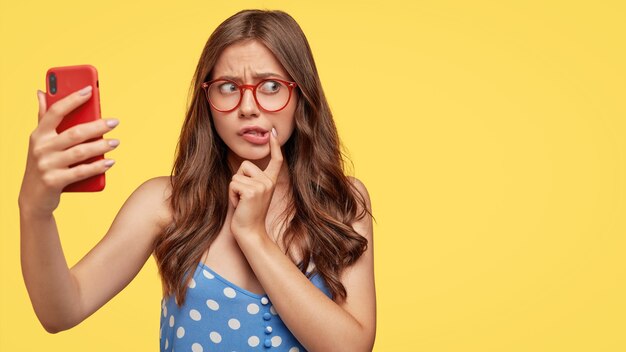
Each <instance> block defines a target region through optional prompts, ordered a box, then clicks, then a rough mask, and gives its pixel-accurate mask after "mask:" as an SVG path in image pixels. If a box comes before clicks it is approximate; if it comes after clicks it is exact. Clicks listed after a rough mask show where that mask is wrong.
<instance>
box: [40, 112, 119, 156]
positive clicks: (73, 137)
mask: <svg viewBox="0 0 626 352" xmlns="http://www.w3.org/2000/svg"><path fill="white" fill-rule="evenodd" d="M118 124H119V120H118V119H98V120H96V121H92V122H86V123H81V124H80V125H76V126H73V127H71V128H68V129H67V130H65V131H63V132H61V133H60V134H59V136H58V137H57V138H55V139H54V142H53V144H52V145H51V147H52V148H54V149H55V150H65V149H67V148H69V147H72V146H75V145H77V144H79V143H82V142H84V141H87V140H90V139H92V138H99V137H101V136H102V135H103V134H105V133H107V132H109V131H111V130H112V129H113V128H115V127H116V126H117V125H118Z"/></svg>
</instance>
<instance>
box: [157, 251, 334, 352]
mask: <svg viewBox="0 0 626 352" xmlns="http://www.w3.org/2000/svg"><path fill="white" fill-rule="evenodd" d="M310 280H311V282H312V283H313V284H314V285H315V286H316V287H318V288H319V289H320V290H321V291H322V292H324V294H326V296H328V297H329V298H332V296H331V293H330V291H329V290H328V288H327V287H326V285H325V284H324V281H323V279H322V278H321V276H319V275H317V274H316V275H314V276H312V277H311V278H310ZM160 326H161V329H160V332H159V338H160V346H161V352H164V351H171V352H207V351H228V352H231V351H238V352H241V351H268V352H270V351H271V352H279V351H284V352H303V351H306V350H305V349H304V347H302V345H301V344H300V343H299V342H298V340H296V338H295V336H293V334H292V333H291V332H290V331H289V329H287V326H286V325H285V324H284V323H283V321H282V320H281V319H280V316H279V315H278V314H277V313H276V310H274V307H273V306H272V302H271V301H270V300H269V298H268V296H267V295H258V294H255V293H253V292H250V291H247V290H244V289H243V288H241V287H238V286H236V285H234V284H233V283H231V282H230V281H228V280H226V279H225V278H223V277H221V276H220V275H219V274H217V273H216V272H214V271H213V270H211V269H210V268H209V267H208V266H206V265H205V264H204V263H199V264H198V266H197V268H196V271H195V273H194V275H193V278H192V280H191V282H190V283H189V287H188V289H187V296H186V298H185V304H184V305H183V306H182V307H180V308H178V306H177V305H176V303H175V300H174V296H173V295H172V296H169V297H166V298H163V300H162V302H161V322H160Z"/></svg>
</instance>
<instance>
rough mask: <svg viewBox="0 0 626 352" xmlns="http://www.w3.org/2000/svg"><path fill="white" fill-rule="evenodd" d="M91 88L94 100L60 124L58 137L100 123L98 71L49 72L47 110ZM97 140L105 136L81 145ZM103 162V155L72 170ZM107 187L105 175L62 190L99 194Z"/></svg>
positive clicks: (78, 67) (62, 69)
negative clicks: (74, 128)
mask: <svg viewBox="0 0 626 352" xmlns="http://www.w3.org/2000/svg"><path fill="white" fill-rule="evenodd" d="M51 74H54V76H56V92H55V93H52V92H51V89H50V85H51V82H50V75H51ZM88 85H91V86H92V87H93V90H92V93H91V98H89V100H88V101H87V102H85V103H83V104H82V105H80V106H79V107H77V108H76V109H74V110H73V111H72V112H70V113H69V114H67V115H66V116H65V117H64V118H63V120H62V121H61V123H60V124H59V125H58V126H57V128H56V131H57V133H61V132H63V131H65V130H66V129H68V128H70V127H72V126H76V125H78V124H81V123H85V122H91V121H95V120H98V119H100V88H99V87H98V85H99V82H98V71H97V70H96V68H95V67H93V66H91V65H76V66H63V67H53V68H50V69H49V70H48V72H46V104H47V105H46V106H47V108H48V109H49V108H50V106H52V104H54V103H55V102H57V101H58V100H61V99H63V98H64V97H66V96H67V95H69V94H71V93H73V92H75V91H77V90H80V89H81V88H84V87H86V86H88ZM98 139H102V136H100V137H98V138H92V139H89V140H86V141H84V142H82V143H88V142H92V141H96V140H98ZM102 159H104V154H102V155H97V156H94V157H91V158H89V159H86V160H83V161H81V162H79V163H76V164H73V165H70V167H74V166H76V165H80V164H88V163H92V162H94V161H96V160H102ZM105 183H106V182H105V176H104V173H102V174H98V175H94V176H91V177H89V178H86V179H84V180H80V181H77V182H74V183H71V184H69V185H67V186H65V188H63V192H99V191H102V190H103V189H104V186H105Z"/></svg>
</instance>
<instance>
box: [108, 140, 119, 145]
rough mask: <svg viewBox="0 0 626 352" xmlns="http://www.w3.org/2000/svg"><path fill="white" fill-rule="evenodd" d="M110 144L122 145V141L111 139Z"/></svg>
mask: <svg viewBox="0 0 626 352" xmlns="http://www.w3.org/2000/svg"><path fill="white" fill-rule="evenodd" d="M109 145H110V146H111V147H117V146H118V145H120V141H119V140H118V139H111V140H109Z"/></svg>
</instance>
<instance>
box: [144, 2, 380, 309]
mask: <svg viewBox="0 0 626 352" xmlns="http://www.w3.org/2000/svg"><path fill="white" fill-rule="evenodd" d="M244 40H257V41H259V42H261V43H262V44H264V45H265V46H266V47H267V48H268V49H269V50H270V51H271V52H272V53H273V54H274V55H275V57H276V58H277V59H278V61H279V62H280V63H281V64H282V66H283V67H284V68H285V70H286V71H287V72H288V73H289V75H290V76H291V77H292V78H293V80H294V81H295V82H296V83H297V84H298V89H299V96H300V99H298V103H297V106H296V110H295V112H294V114H295V116H294V118H295V129H294V132H293V133H292V135H291V136H290V138H289V139H288V140H287V142H285V144H284V146H283V150H284V160H285V162H286V163H287V166H288V169H289V183H290V194H291V197H289V198H290V200H289V203H288V205H287V208H286V209H285V211H284V212H283V213H282V214H281V217H282V219H283V222H282V226H283V227H282V228H283V229H284V234H283V236H282V241H283V242H282V243H283V245H284V247H283V248H285V249H286V253H285V254H286V255H288V256H289V257H290V259H291V260H292V261H293V262H294V263H295V258H293V256H291V254H290V253H289V248H292V247H291V246H295V247H293V248H296V249H298V250H299V251H298V252H299V253H301V254H302V262H301V263H300V265H301V266H300V268H301V271H302V273H303V274H305V275H307V276H308V277H309V278H310V277H311V276H312V275H314V274H315V273H318V274H319V275H320V276H321V277H322V278H323V279H324V281H325V282H326V286H327V287H328V289H329V290H330V292H331V294H332V296H333V298H334V299H337V300H343V299H345V298H346V297H347V292H346V289H345V287H344V286H343V285H342V283H341V281H339V277H340V274H341V272H342V271H343V269H344V268H345V267H347V266H350V265H351V264H353V263H355V262H356V260H357V259H358V258H359V257H360V256H361V255H362V254H363V252H364V251H365V250H366V249H367V240H366V239H365V238H364V237H363V236H361V235H359V234H358V233H357V232H356V231H354V229H353V228H352V227H351V226H350V224H351V223H352V222H353V221H354V220H355V219H357V218H358V219H361V218H362V217H364V216H365V215H367V214H369V216H372V214H371V213H370V212H369V211H368V209H367V207H366V203H365V199H364V198H363V195H361V194H360V193H359V192H358V190H357V188H356V187H355V186H354V184H353V182H352V181H351V180H350V179H349V178H348V177H347V176H346V175H345V174H344V166H345V165H344V162H345V159H343V158H342V156H345V154H344V153H343V152H341V150H340V141H339V137H338V135H337V128H336V126H335V123H334V121H333V116H332V113H331V111H330V108H329V106H328V102H327V101H326V98H325V96H324V92H323V90H322V85H321V83H320V79H319V76H318V73H317V68H316V66H315V62H314V61H313V54H312V53H311V48H310V47H309V44H308V41H307V39H306V37H305V35H304V33H303V32H302V29H301V28H300V26H299V25H298V24H297V23H296V21H295V20H294V19H293V18H292V17H291V16H290V15H288V14H287V13H285V12H283V11H278V10H275V11H269V10H243V11H240V12H238V13H236V14H235V15H233V16H231V17H230V18H228V19H226V20H225V21H224V22H223V23H222V24H220V25H219V26H218V27H217V28H216V29H215V31H214V32H213V34H211V36H210V37H209V39H208V41H207V43H206V45H205V47H204V49H203V51H202V55H201V57H200V61H199V63H198V66H197V68H196V71H195V74H194V77H193V80H192V85H191V87H190V102H189V103H188V108H187V113H186V117H185V121H184V122H183V126H182V131H181V134H180V138H179V140H178V145H177V148H176V159H175V162H174V165H173V168H172V172H171V178H170V179H171V183H172V194H171V198H170V204H171V208H172V212H173V214H172V222H171V223H170V224H169V225H168V226H167V227H166V228H165V229H164V231H163V233H162V234H161V236H159V238H158V239H157V240H156V242H155V247H154V255H155V258H156V262H157V266H158V269H159V273H160V275H161V278H162V283H163V294H164V296H169V295H171V294H175V295H176V297H175V298H176V302H177V304H178V305H182V304H183V303H184V301H185V294H186V290H187V283H188V282H189V280H190V279H191V277H192V275H193V273H194V271H195V268H196V266H197V265H198V263H199V261H200V260H201V257H202V255H203V253H204V252H205V251H206V250H207V249H208V248H209V246H210V245H211V243H212V242H213V240H214V239H215V238H216V236H217V235H218V233H219V231H220V230H221V229H222V227H223V226H224V223H225V219H226V213H227V210H228V201H229V200H228V186H229V183H230V181H231V179H232V175H233V171H231V169H230V166H229V165H228V162H227V159H226V155H227V151H228V147H227V146H226V144H225V143H224V142H223V141H222V140H221V138H220V137H219V135H218V134H217V132H216V130H215V127H214V126H213V123H212V116H211V113H210V109H209V105H208V102H207V100H206V98H205V95H204V92H203V90H202V88H201V84H202V83H203V82H205V81H208V80H209V79H210V78H211V74H212V70H213V67H214V65H215V63H216V61H217V59H218V57H219V55H220V53H221V52H222V51H223V50H224V49H225V48H226V47H227V46H229V45H231V44H234V43H237V42H240V41H244ZM346 159H347V158H346ZM358 204H360V206H361V208H362V211H361V212H359V214H357V212H358ZM286 219H290V221H287V220H286ZM311 261H312V262H313V263H314V264H315V267H314V269H313V270H312V271H311V272H310V273H308V274H307V272H306V270H307V268H308V267H309V264H310V262H311Z"/></svg>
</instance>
